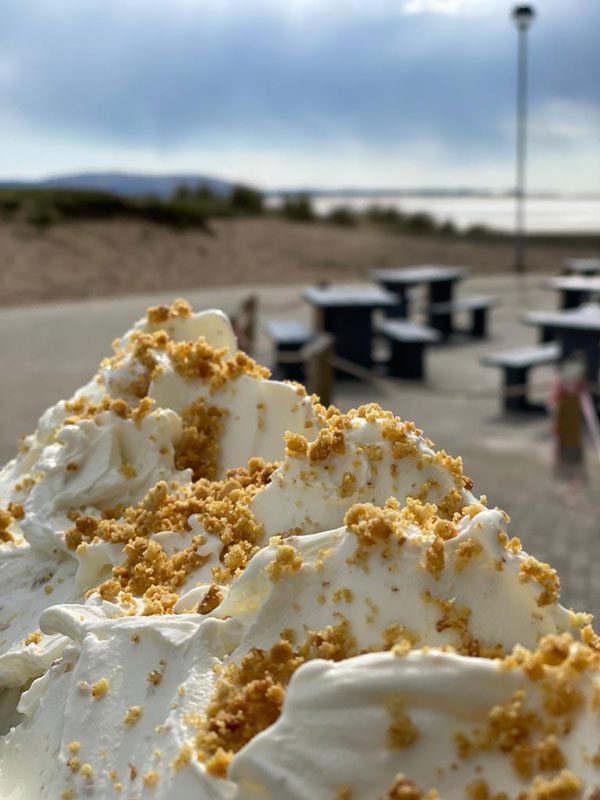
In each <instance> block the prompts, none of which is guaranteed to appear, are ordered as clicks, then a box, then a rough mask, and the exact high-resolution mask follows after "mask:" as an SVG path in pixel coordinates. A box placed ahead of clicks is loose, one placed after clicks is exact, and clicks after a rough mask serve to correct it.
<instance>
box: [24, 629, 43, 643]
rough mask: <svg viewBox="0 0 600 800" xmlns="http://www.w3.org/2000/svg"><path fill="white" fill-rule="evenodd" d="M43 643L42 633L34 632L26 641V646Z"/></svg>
mask: <svg viewBox="0 0 600 800" xmlns="http://www.w3.org/2000/svg"><path fill="white" fill-rule="evenodd" d="M41 641H42V632H41V631H33V633H30V634H29V636H28V637H27V638H26V639H25V640H24V644H25V645H28V644H39V643H40V642H41Z"/></svg>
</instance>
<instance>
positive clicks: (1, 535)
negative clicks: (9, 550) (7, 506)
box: [0, 508, 14, 542]
mask: <svg viewBox="0 0 600 800" xmlns="http://www.w3.org/2000/svg"><path fill="white" fill-rule="evenodd" d="M13 521H14V517H13V515H12V514H11V513H10V512H9V511H4V510H2V509H1V508H0V542H14V536H13V535H12V533H10V531H9V530H8V529H9V528H10V527H11V525H12V524H13Z"/></svg>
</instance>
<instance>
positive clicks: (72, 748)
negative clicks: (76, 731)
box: [67, 740, 81, 753]
mask: <svg viewBox="0 0 600 800" xmlns="http://www.w3.org/2000/svg"><path fill="white" fill-rule="evenodd" d="M67 750H68V751H69V753H78V752H79V751H80V750H81V743H80V742H77V741H75V740H74V741H72V742H69V744H68V745H67Z"/></svg>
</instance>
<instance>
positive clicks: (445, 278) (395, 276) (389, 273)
mask: <svg viewBox="0 0 600 800" xmlns="http://www.w3.org/2000/svg"><path fill="white" fill-rule="evenodd" d="M467 273H468V269H467V268H466V267H445V266H440V265H437V264H424V265H422V266H418V267H400V268H397V269H373V270H371V271H370V276H371V278H372V279H373V280H374V281H375V282H376V283H379V284H380V285H381V286H383V287H384V288H385V289H387V290H388V291H390V292H393V293H394V294H395V295H397V297H398V306H397V316H400V317H408V316H409V303H408V289H409V288H410V287H412V286H418V285H421V284H425V285H427V286H428V293H429V298H428V304H429V306H435V305H436V304H439V303H450V302H451V301H452V299H453V294H454V287H455V285H456V283H457V282H458V281H460V280H462V279H463V278H464V277H465V276H466V275H467ZM448 316H449V319H448V320H444V323H447V327H448V328H449V330H452V316H451V312H450V313H449V315H448ZM429 325H430V326H431V327H434V328H437V327H438V325H439V315H436V316H435V317H434V316H433V315H430V317H429Z"/></svg>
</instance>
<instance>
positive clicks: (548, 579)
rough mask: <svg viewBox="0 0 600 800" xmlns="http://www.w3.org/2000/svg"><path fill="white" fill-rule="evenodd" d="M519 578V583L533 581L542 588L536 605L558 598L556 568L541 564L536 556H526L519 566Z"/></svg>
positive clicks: (554, 600) (552, 601)
mask: <svg viewBox="0 0 600 800" xmlns="http://www.w3.org/2000/svg"><path fill="white" fill-rule="evenodd" d="M519 580H520V581H521V583H527V582H528V581H530V580H531V581H534V582H535V583H537V584H538V585H539V586H540V587H541V588H542V593H541V594H540V596H539V597H538V599H537V604H538V606H548V605H550V604H551V603H555V602H556V601H557V600H558V597H559V591H560V580H559V578H558V575H557V574H556V570H555V569H552V567H551V566H550V565H549V564H543V563H542V562H541V561H538V560H537V558H534V557H533V556H528V558H526V559H525V561H523V562H522V564H521V566H520V567H519Z"/></svg>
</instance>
